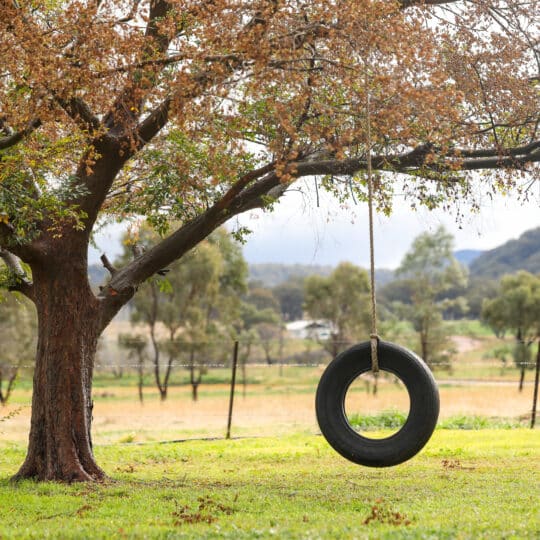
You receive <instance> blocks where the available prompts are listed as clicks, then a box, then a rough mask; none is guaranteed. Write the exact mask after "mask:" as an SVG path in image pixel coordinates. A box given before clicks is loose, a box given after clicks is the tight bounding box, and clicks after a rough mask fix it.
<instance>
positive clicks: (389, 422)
mask: <svg viewBox="0 0 540 540" xmlns="http://www.w3.org/2000/svg"><path fill="white" fill-rule="evenodd" d="M348 420H349V424H351V427H352V428H353V429H355V430H356V431H378V430H384V429H391V430H395V429H399V428H401V427H402V426H403V424H405V421H406V420H407V414H405V413H403V412H400V411H397V410H389V411H381V412H380V413H378V414H370V415H360V414H353V415H351V416H349V417H348ZM528 424H529V419H526V420H523V421H520V420H517V419H515V418H499V417H487V416H479V415H465V414H463V415H457V416H451V417H449V418H445V419H443V420H440V421H439V423H438V424H437V429H454V430H456V429H467V430H471V429H472V430H479V429H518V428H523V427H527V425H528Z"/></svg>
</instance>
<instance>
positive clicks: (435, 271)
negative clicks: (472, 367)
mask: <svg viewBox="0 0 540 540" xmlns="http://www.w3.org/2000/svg"><path fill="white" fill-rule="evenodd" d="M396 275H397V276H398V277H400V278H401V279H402V280H403V284H404V285H405V286H406V288H407V290H408V291H409V295H410V304H405V303H399V313H400V314H401V315H402V316H403V317H404V318H405V319H407V320H409V321H411V322H412V324H413V327H414V330H415V331H416V332H417V333H418V338H419V341H420V343H419V352H420V356H421V357H422V358H423V359H424V361H425V362H426V364H427V365H428V366H430V367H431V368H432V369H433V368H436V367H441V366H442V367H449V365H450V352H451V350H450V343H449V335H448V332H447V331H446V330H445V328H444V325H443V312H444V311H445V310H447V309H449V308H450V307H452V306H455V305H460V306H461V305H462V304H463V303H464V299H463V298H461V297H455V296H454V295H453V296H454V298H448V296H447V295H448V293H449V292H451V291H452V290H453V289H456V288H458V289H461V290H464V288H465V287H466V285H467V271H466V269H465V268H464V267H463V266H461V265H460V264H459V263H458V261H457V260H456V259H455V257H454V255H453V238H452V235H451V234H449V233H448V232H447V231H446V230H445V229H444V227H442V226H441V227H439V228H438V229H437V230H436V231H435V232H434V233H424V234H421V235H419V236H418V237H417V238H416V239H415V240H414V242H413V245H412V247H411V249H410V250H409V251H408V252H407V253H406V255H405V257H404V259H403V261H402V262H401V265H400V266H399V268H398V269H397V271H396Z"/></svg>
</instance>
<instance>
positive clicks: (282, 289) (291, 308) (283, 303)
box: [273, 276, 305, 321]
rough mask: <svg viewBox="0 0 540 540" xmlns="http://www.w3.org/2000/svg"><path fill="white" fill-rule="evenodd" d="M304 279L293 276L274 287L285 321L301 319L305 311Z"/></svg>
mask: <svg viewBox="0 0 540 540" xmlns="http://www.w3.org/2000/svg"><path fill="white" fill-rule="evenodd" d="M304 279H305V278H302V277H297V276H293V277H291V278H289V279H288V280H287V281H285V282H284V283H281V284H280V285H277V286H276V287H274V288H273V292H274V296H275V297H276V298H277V299H278V301H279V306H280V309H281V316H282V318H283V320H285V321H296V320H298V319H301V318H302V316H303V313H304Z"/></svg>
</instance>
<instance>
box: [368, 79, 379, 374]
mask: <svg viewBox="0 0 540 540" xmlns="http://www.w3.org/2000/svg"><path fill="white" fill-rule="evenodd" d="M366 96H367V97H366V118H367V126H366V129H367V134H366V135H367V180H368V210H369V213H368V215H369V277H370V288H371V332H370V335H369V338H370V343H371V371H372V372H373V373H378V372H379V357H378V354H377V353H378V348H379V335H378V334H377V298H376V296H375V241H374V235H373V228H374V227H373V174H372V163H371V102H370V93H369V87H368V77H367V72H366Z"/></svg>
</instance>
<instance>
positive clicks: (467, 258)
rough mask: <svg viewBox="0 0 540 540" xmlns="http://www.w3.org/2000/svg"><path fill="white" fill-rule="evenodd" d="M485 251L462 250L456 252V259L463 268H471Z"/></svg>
mask: <svg viewBox="0 0 540 540" xmlns="http://www.w3.org/2000/svg"><path fill="white" fill-rule="evenodd" d="M482 253H484V251H482V250H480V249H460V250H459V251H455V252H454V257H455V258H456V259H457V260H458V262H459V263H461V264H462V265H463V266H470V265H471V263H472V262H473V261H474V260H476V259H477V258H478V257H480V255H482Z"/></svg>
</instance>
